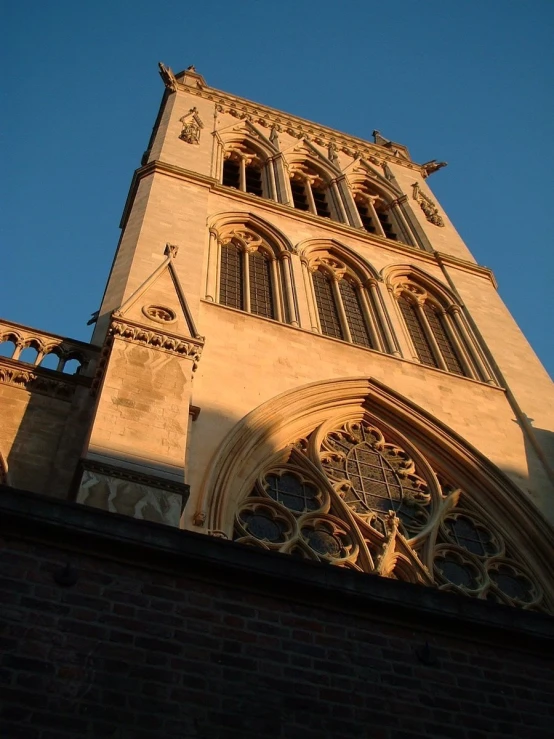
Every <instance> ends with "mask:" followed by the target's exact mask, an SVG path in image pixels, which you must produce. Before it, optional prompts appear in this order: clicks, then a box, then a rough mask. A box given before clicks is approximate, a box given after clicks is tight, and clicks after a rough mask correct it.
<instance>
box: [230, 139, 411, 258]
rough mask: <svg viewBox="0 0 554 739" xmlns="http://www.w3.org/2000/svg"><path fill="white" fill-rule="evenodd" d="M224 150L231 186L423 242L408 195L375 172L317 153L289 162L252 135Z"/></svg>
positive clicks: (366, 228) (394, 237)
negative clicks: (353, 170) (411, 218)
mask: <svg viewBox="0 0 554 739" xmlns="http://www.w3.org/2000/svg"><path fill="white" fill-rule="evenodd" d="M268 145H270V144H269V142H268ZM222 146H223V144H222ZM223 149H224V150H223V156H222V165H221V174H220V179H221V182H222V184H223V185H225V186H226V187H232V188H234V189H236V190H239V191H242V192H246V193H250V194H251V195H257V196H258V197H262V198H267V199H270V200H275V201H277V202H280V203H283V204H285V205H291V206H293V207H294V208H295V209H297V210H301V211H304V212H306V213H311V214H312V215H316V216H319V217H321V218H328V219H330V220H333V221H337V222H339V223H343V224H346V225H349V226H352V227H354V228H358V229H360V230H363V231H366V232H367V233H369V234H372V235H375V236H380V237H382V238H385V239H390V240H393V241H400V242H403V243H405V244H408V245H410V246H417V245H418V244H417V240H416V238H415V236H414V233H413V231H412V229H411V227H410V226H409V223H408V219H407V217H406V215H405V213H404V210H403V207H402V205H401V203H402V202H403V201H405V197H403V194H402V193H401V192H400V191H398V192H397V191H396V190H395V188H394V187H393V186H392V185H391V184H390V183H387V182H386V181H385V179H384V178H383V177H382V176H380V175H377V173H376V172H375V171H374V170H370V169H369V168H368V169H367V171H366V173H365V175H360V174H359V173H358V174H357V175H355V176H354V175H352V176H348V175H345V174H344V173H343V172H341V171H340V170H339V169H338V166H337V165H336V164H335V163H333V162H331V161H327V162H326V161H324V158H323V157H322V156H321V155H319V157H318V156H317V152H314V156H312V157H308V158H305V157H304V158H302V157H294V156H293V157H292V158H291V157H289V159H290V161H287V159H286V158H285V156H284V155H283V154H282V153H281V152H279V151H277V150H275V151H267V150H266V149H267V147H266V149H265V150H264V147H262V146H260V144H259V142H257V141H255V140H254V139H251V140H249V139H248V138H245V139H240V140H238V141H232V142H230V143H227V144H226V145H224V147H223Z"/></svg>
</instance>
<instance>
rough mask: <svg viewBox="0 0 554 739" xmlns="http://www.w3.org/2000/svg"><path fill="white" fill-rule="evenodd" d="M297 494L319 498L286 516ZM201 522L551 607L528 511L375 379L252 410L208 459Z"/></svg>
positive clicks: (545, 533)
mask: <svg viewBox="0 0 554 739" xmlns="http://www.w3.org/2000/svg"><path fill="white" fill-rule="evenodd" d="M333 455H335V457H334V459H333ZM330 460H331V461H330ZM341 465H342V466H341ZM354 468H355V469H354ZM341 470H342V472H341ZM353 470H354V471H353ZM356 470H358V471H357V472H356ZM283 476H285V477H286V485H288V493H287V492H285V493H283V497H282V499H281V498H279V495H280V493H278V492H275V490H277V491H278V489H279V483H278V482H275V480H279V479H281V478H283ZM287 476H288V477H290V479H288V477H287ZM361 480H362V482H360V481H361ZM291 486H292V487H291ZM302 486H304V487H302ZM306 486H307V487H308V488H310V489H313V490H317V491H318V493H317V495H319V496H320V498H321V501H320V502H319V503H317V505H315V504H313V503H309V504H308V503H305V508H303V509H299V508H298V506H297V504H296V503H295V504H292V503H291V502H290V500H300V499H302V498H303V496H304V499H306V500H307V499H308V498H307V497H306V494H305V489H306ZM285 487H286V486H285ZM376 488H378V489H379V490H380V491H381V492H379V490H378V491H377V492H375V491H376ZM385 488H386V489H387V490H388V493H386V494H385V493H383V492H382V491H383V490H385ZM294 490H296V492H294ZM302 490H304V492H301V491H302ZM299 491H300V492H299ZM287 495H288V498H287ZM311 495H312V497H313V496H314V494H313V493H311ZM317 495H316V496H315V497H317ZM387 495H388V498H387ZM291 496H292V497H291ZM308 497H309V496H308ZM318 500H319V499H318ZM324 500H325V501H326V502H322V501H324ZM287 501H288V502H287ZM376 501H377V502H376ZM314 505H315V507H314ZM295 506H296V507H295ZM202 513H203V514H204V516H205V526H206V529H207V530H208V533H209V532H211V531H217V532H223V533H224V534H225V535H226V536H227V537H228V538H235V539H236V540H238V541H241V542H242V543H248V544H250V545H253V546H258V547H261V548H266V549H273V550H277V551H282V552H286V553H294V554H296V555H297V556H302V557H306V558H308V559H319V560H321V561H328V562H332V563H333V564H336V565H339V566H345V567H349V568H352V569H357V570H360V571H362V572H373V573H374V574H379V575H382V576H385V577H392V578H398V579H403V580H408V581H411V582H419V583H421V584H427V585H433V586H435V587H439V588H441V589H445V590H451V591H454V592H461V593H465V594H467V595H471V596H474V597H478V598H481V599H488V600H494V601H497V602H501V603H509V604H512V605H518V606H521V607H524V608H532V609H536V610H550V611H551V610H552V609H553V607H554V600H553V597H554V587H553V583H552V575H551V574H550V572H549V568H548V567H547V566H545V563H546V562H548V561H549V560H550V559H551V556H552V555H551V548H550V541H551V540H552V538H551V537H552V530H551V529H550V527H549V525H548V524H547V522H546V521H545V520H544V519H543V518H542V516H541V514H540V513H539V512H538V511H537V510H536V509H535V508H534V506H533V505H532V504H530V503H529V502H528V501H527V500H526V499H525V498H524V495H523V493H522V492H521V491H520V490H519V489H518V488H517V487H516V486H515V485H514V484H513V483H512V482H511V481H510V480H509V479H508V478H507V477H506V476H505V475H504V474H503V473H502V472H501V471H500V470H498V469H497V468H496V467H494V466H493V465H492V464H491V463H490V462H489V461H488V460H487V459H485V458H484V457H483V456H482V455H481V454H480V453H478V452H477V451H476V450H475V449H473V448H472V447H471V446H470V445H469V444H467V443H466V442H465V441H464V440H462V439H461V438H460V437H459V436H457V435H456V434H455V433H454V432H452V431H451V430H449V429H448V428H447V427H445V426H444V425H443V424H442V423H440V422H439V421H437V420H436V419H434V418H432V417H431V416H430V415H429V414H427V413H426V412H425V411H423V410H421V409H420V408H418V407H416V406H414V405H413V404H412V403H410V402H409V401H408V400H406V399H405V398H402V397H401V396H399V395H398V394H396V393H394V392H393V391H390V390H389V389H388V388H386V387H385V386H384V385H382V384H381V383H379V382H377V381H375V380H371V379H365V378H359V379H344V380H336V381H333V382H328V381H326V382H319V383H313V384H310V385H308V386H305V387H302V388H299V389H297V390H295V391H292V392H287V393H284V394H283V395H281V396H278V397H277V398H274V399H272V400H271V401H268V402H267V403H264V404H263V405H262V406H260V407H259V408H257V409H256V410H254V411H252V412H251V413H250V414H249V415H248V416H246V417H245V418H244V419H243V420H242V421H240V422H239V423H238V424H237V426H236V427H235V428H234V429H233V431H232V432H231V434H230V435H229V437H228V438H227V440H226V441H225V442H224V443H223V445H222V446H221V447H220V449H219V451H218V453H217V454H216V457H215V459H214V460H213V464H212V465H211V472H210V474H209V475H208V476H207V478H206V480H205V481H204V485H203V491H202V504H201V508H200V509H199V510H198V511H197V516H198V520H202ZM249 527H251V528H249ZM264 527H265V528H264Z"/></svg>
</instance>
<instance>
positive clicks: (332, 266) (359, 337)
mask: <svg viewBox="0 0 554 739" xmlns="http://www.w3.org/2000/svg"><path fill="white" fill-rule="evenodd" d="M307 267H308V270H309V272H310V273H311V277H312V284H313V292H314V300H315V307H316V309H317V315H318V322H319V328H320V330H321V333H323V334H325V335H326V336H332V337H334V338H337V339H342V340H343V341H349V342H351V343H353V344H358V345H360V346H365V347H368V348H369V349H376V350H378V351H391V347H390V346H389V343H390V342H389V340H388V338H387V336H385V335H384V333H383V326H382V317H381V316H380V313H379V308H380V307H381V305H380V298H379V295H378V288H377V282H376V280H375V279H374V278H369V279H366V281H365V284H364V283H363V281H362V279H361V278H360V277H359V276H358V274H356V273H354V272H353V270H352V269H350V268H349V267H348V266H347V265H346V263H345V262H343V261H341V260H340V259H339V258H338V257H335V256H334V255H332V254H330V253H328V252H319V253H318V252H314V253H312V254H310V256H309V258H308V259H307Z"/></svg>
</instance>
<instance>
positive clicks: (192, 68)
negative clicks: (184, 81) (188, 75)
mask: <svg viewBox="0 0 554 739" xmlns="http://www.w3.org/2000/svg"><path fill="white" fill-rule="evenodd" d="M187 72H196V67H195V66H194V64H189V66H188V67H187Z"/></svg>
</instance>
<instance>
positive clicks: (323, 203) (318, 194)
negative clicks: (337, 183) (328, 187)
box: [311, 185, 331, 218]
mask: <svg viewBox="0 0 554 739" xmlns="http://www.w3.org/2000/svg"><path fill="white" fill-rule="evenodd" d="M311 187H312V195H313V197H314V203H315V209H316V213H317V215H318V216H321V217H322V218H330V217H331V211H330V210H329V205H328V204H327V193H326V191H325V190H324V189H323V188H322V187H320V186H318V185H312V186H311Z"/></svg>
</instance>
